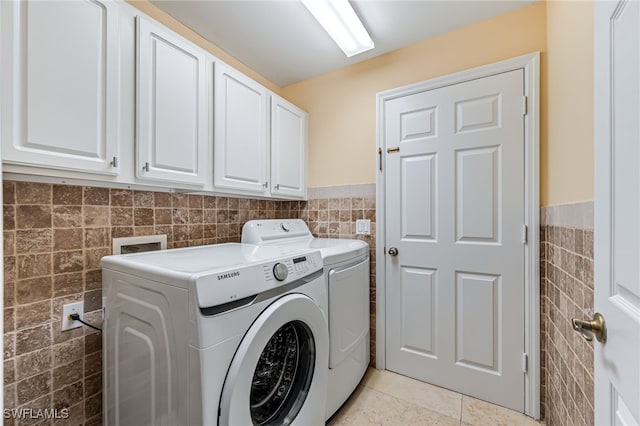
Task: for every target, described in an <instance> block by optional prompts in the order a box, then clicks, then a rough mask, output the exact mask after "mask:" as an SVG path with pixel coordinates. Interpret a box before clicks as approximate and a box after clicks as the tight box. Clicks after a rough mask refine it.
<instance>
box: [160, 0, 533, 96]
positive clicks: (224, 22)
mask: <svg viewBox="0 0 640 426" xmlns="http://www.w3.org/2000/svg"><path fill="white" fill-rule="evenodd" d="M151 1H152V2H153V3H154V4H155V5H156V6H158V7H159V8H160V9H162V10H164V11H165V12H167V13H169V14H170V15H172V16H173V17H174V18H176V19H178V20H179V21H181V22H182V23H184V24H185V25H187V26H188V27H190V28H191V29H193V30H194V31H196V32H197V33H199V34H200V35H202V36H203V37H204V38H206V39H208V40H209V41H211V42H212V43H214V44H215V45H217V46H219V47H220V48H222V49H224V50H225V51H227V52H228V53H229V54H231V55H232V56H233V57H235V58H236V59H238V60H239V61H240V62H242V63H244V64H245V65H247V66H249V67H250V68H252V69H253V70H255V71H257V72H258V73H260V74H261V75H263V76H264V77H266V78H267V79H269V80H271V81H272V82H274V83H275V84H277V85H279V86H283V87H284V86H288V85H290V84H293V83H296V82H299V81H302V80H306V79H308V78H311V77H315V76H317V75H320V74H324V73H326V72H329V71H333V70H336V69H338V68H342V67H344V66H347V65H350V64H353V63H356V62H360V61H363V60H365V59H369V58H373V57H375V56H378V55H381V54H383V53H386V52H390V51H392V50H396V49H398V48H400V47H404V46H408V45H410V44H413V43H416V42H418V41H420V40H424V39H427V38H429V37H433V36H436V35H438V34H443V33H445V32H448V31H452V30H454V29H456V28H461V27H464V26H466V25H469V24H472V23H474V22H479V21H482V20H485V19H488V18H490V17H492V16H496V15H500V14H502V13H505V12H509V11H511V10H514V9H517V8H519V7H522V6H526V5H528V4H531V3H534V2H535V0H491V1H485V0H472V1H459V0H443V1H433V0H413V1H406V0H351V4H352V5H353V8H354V9H355V11H356V13H357V14H358V16H359V17H360V19H361V20H362V22H363V23H364V26H365V27H366V28H367V30H368V31H369V34H370V35H371V38H372V39H373V41H374V42H375V45H376V47H375V49H373V50H371V51H368V52H365V53H362V54H360V55H356V56H353V57H351V58H347V57H346V56H345V55H344V53H342V51H341V50H340V48H339V47H338V46H337V45H336V44H335V43H334V41H333V40H332V39H331V38H330V37H329V36H328V35H327V33H325V32H324V30H323V29H322V27H321V26H320V24H319V23H318V22H317V21H316V20H315V19H314V18H313V17H312V16H311V14H310V13H309V12H308V11H307V9H306V8H305V7H304V6H303V5H302V3H300V2H299V1H297V0H261V1H250V0H249V1H247V0H151Z"/></svg>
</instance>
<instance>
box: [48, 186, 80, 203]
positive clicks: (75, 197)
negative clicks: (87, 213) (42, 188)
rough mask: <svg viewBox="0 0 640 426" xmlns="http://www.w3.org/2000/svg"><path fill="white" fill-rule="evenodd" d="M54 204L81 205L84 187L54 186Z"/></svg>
mask: <svg viewBox="0 0 640 426" xmlns="http://www.w3.org/2000/svg"><path fill="white" fill-rule="evenodd" d="M53 204H54V205H55V204H61V205H81V204H82V187H81V186H69V185H53Z"/></svg>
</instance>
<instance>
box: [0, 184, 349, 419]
mask: <svg viewBox="0 0 640 426" xmlns="http://www.w3.org/2000/svg"><path fill="white" fill-rule="evenodd" d="M3 193H4V200H3V201H4V206H3V207H4V213H3V215H4V218H5V221H4V235H5V240H4V248H5V258H4V271H5V277H4V278H5V285H4V295H5V296H4V297H5V312H4V314H5V348H4V357H5V372H6V374H5V378H6V379H7V380H8V382H6V386H5V389H6V391H7V393H6V394H5V395H6V401H7V405H6V407H7V408H13V407H16V406H24V407H29V408H35V407H36V406H38V405H43V408H52V407H53V405H52V404H55V405H56V406H58V407H62V406H69V405H70V404H74V405H71V406H70V408H71V416H72V418H71V419H69V420H68V421H65V422H63V424H74V425H79V424H85V425H90V424H100V422H101V418H102V393H101V389H102V371H101V370H102V336H101V334H100V333H94V332H92V331H90V330H88V329H87V330H86V331H85V330H84V329H83V328H76V329H72V330H69V331H64V332H63V331H61V318H60V316H61V310H62V305H64V304H66V303H71V302H73V301H80V300H83V301H84V302H85V311H86V313H85V319H88V320H90V321H95V322H96V323H99V322H100V321H101V316H102V313H101V305H102V272H101V270H100V259H101V258H102V257H103V256H106V255H109V254H111V244H112V241H111V238H117V237H128V236H132V235H149V234H154V233H162V234H166V235H167V240H168V245H169V248H173V247H186V246H193V245H201V244H214V243H223V242H229V241H239V240H240V234H241V227H242V224H243V223H244V222H246V221H247V220H249V219H257V218H266V217H274V218H275V217H282V218H286V217H299V207H301V206H305V205H306V203H302V204H301V205H300V204H299V203H297V202H295V203H288V202H276V201H268V202H267V201H265V200H249V199H241V198H227V197H216V196H201V195H189V194H170V193H164V192H150V191H131V190H124V189H109V188H97V187H80V186H67V185H49V184H32V183H19V182H18V183H17V182H11V181H6V182H3ZM250 208H252V209H253V210H250ZM16 227H17V228H18V229H17V230H16V229H15V228H16ZM346 229H347V228H344V230H345V231H346ZM14 330H17V331H14ZM85 333H88V334H86V335H85ZM14 381H16V383H14ZM56 424H57V423H56Z"/></svg>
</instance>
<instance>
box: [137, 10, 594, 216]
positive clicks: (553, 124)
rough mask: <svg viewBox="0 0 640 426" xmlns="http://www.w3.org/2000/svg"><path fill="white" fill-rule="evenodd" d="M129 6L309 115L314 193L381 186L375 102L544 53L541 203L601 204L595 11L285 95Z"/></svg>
mask: <svg viewBox="0 0 640 426" xmlns="http://www.w3.org/2000/svg"><path fill="white" fill-rule="evenodd" d="M128 2H129V3H130V4H132V5H133V6H135V7H137V8H138V9H140V10H141V11H143V12H144V13H147V14H148V15H150V16H151V17H153V18H154V19H156V20H158V21H159V22H161V23H163V24H164V25H167V26H168V27H170V28H172V29H173V30H174V31H176V32H178V33H180V34H181V35H183V36H184V37H186V38H187V39H189V40H191V41H193V42H194V43H196V44H198V45H199V46H201V47H203V48H204V49H206V50H207V51H209V52H211V53H212V54H214V55H215V56H217V57H219V58H220V59H222V60H224V61H225V62H227V63H229V64H230V65H232V66H234V67H236V68H238V69H239V70H240V71H242V72H243V73H245V74H247V75H248V76H250V77H251V78H253V79H255V80H256V81H258V82H260V83H261V84H263V85H264V86H266V87H268V88H269V89H270V90H272V91H274V92H276V93H279V94H281V95H282V96H284V97H285V98H287V99H289V100H290V101H292V102H293V103H295V104H296V105H298V106H300V107H301V108H303V109H305V110H306V111H308V112H309V120H310V122H309V186H311V187H318V186H330V185H349V184H359V183H372V182H375V178H376V175H375V167H376V166H375V165H376V141H375V137H376V104H375V102H376V99H375V95H376V93H378V92H380V91H383V90H388V89H392V88H395V87H400V86H404V85H407V84H411V83H416V82H419V81H424V80H428V79H430V78H434V77H439V76H442V75H446V74H450V73H452V72H456V71H460V70H464V69H468V68H472V67H475V66H480V65H484V64H488V63H492V62H496V61H500V60H503V59H507V58H510V57H514V56H518V55H522V54H525V53H530V52H534V51H540V52H541V53H542V56H541V116H540V119H541V120H540V125H541V129H540V130H541V131H540V134H541V140H540V201H541V204H542V205H555V204H564V203H572V202H578V201H585V200H591V199H593V124H592V123H593V4H592V2H583V1H567V0H549V1H548V2H544V1H541V2H539V3H536V4H534V5H531V6H527V7H523V8H521V9H518V10H516V11H513V12H510V13H506V14H504V15H501V16H498V17H495V18H492V19H489V20H486V21H483V22H480V23H477V24H474V25H470V26H468V27H465V28H462V29H459V30H456V31H453V32H450V33H446V34H443V35H441V36H438V37H434V38H431V39H428V40H424V41H422V42H419V43H416V44H414V45H411V46H408V47H406V48H403V49H399V50H396V51H394V52H390V53H388V54H386V55H382V56H380V57H377V58H373V59H370V60H367V61H364V62H361V63H359V64H355V65H352V66H349V67H346V68H343V69H340V70H337V71H334V72H331V73H328V74H324V75H321V76H319V77H316V78H313V79H309V80H306V81H303V82H300V83H297V84H294V85H291V86H287V87H284V88H280V87H278V86H277V85H275V84H274V83H272V82H271V81H269V80H267V79H265V78H264V77H263V76H261V75H260V74H258V73H257V72H255V71H253V70H252V69H250V68H248V67H247V66H245V65H244V64H242V63H241V62H239V61H238V60H236V59H235V58H233V57H232V56H230V55H229V54H228V53H226V52H224V51H223V50H222V49H220V48H219V47H217V46H216V45H214V44H212V43H210V42H209V41H207V40H205V39H204V38H202V37H201V36H200V35H198V34H197V33H195V32H194V31H192V30H190V29H189V28H187V27H186V26H184V25H183V24H181V23H180V22H178V21H177V20H175V19H174V18H172V17H170V16H169V15H167V14H166V13H164V12H163V11H161V10H160V9H158V8H157V7H156V6H154V5H153V4H151V3H149V1H148V0H128Z"/></svg>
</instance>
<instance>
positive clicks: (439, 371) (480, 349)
mask: <svg viewBox="0 0 640 426" xmlns="http://www.w3.org/2000/svg"><path fill="white" fill-rule="evenodd" d="M523 81H524V71H523V70H522V69H516V70H513V71H509V72H505V73H501V74H496V75H492V76H489V77H484V78H479V79H475V80H470V81H466V82H462V83H459V84H454V85H450V86H446V87H440V88H436V89H432V90H425V91H422V92H418V93H414V94H410V95H407V96H403V97H398V98H395V99H391V100H389V101H386V103H385V106H384V108H385V112H384V117H383V120H384V126H385V128H384V146H385V149H386V151H387V157H386V171H385V185H386V186H385V197H386V201H385V217H386V220H385V232H386V235H385V239H386V251H387V255H386V256H385V262H386V336H387V337H386V368H387V369H389V370H392V371H395V372H398V373H400V374H404V375H407V376H410V377H413V378H416V379H420V380H423V381H426V382H428V383H432V384H435V385H438V386H442V387H446V388H449V389H452V390H455V391H457V392H461V393H464V394H467V395H472V396H475V397H477V398H480V399H484V400H486V401H490V402H492V403H496V404H500V405H503V406H506V407H509V408H511V409H514V410H518V411H520V412H523V411H524V385H525V382H524V379H525V377H524V370H523V356H524V353H523V352H524V337H525V336H524V303H525V301H524V294H525V293H524V292H525V270H524V266H525V241H523V233H522V232H523V224H524V209H525V198H524V178H525V170H524V164H525V156H524V117H523V115H524V114H525V110H524V108H523V100H524V95H523V94H524V82H523Z"/></svg>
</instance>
